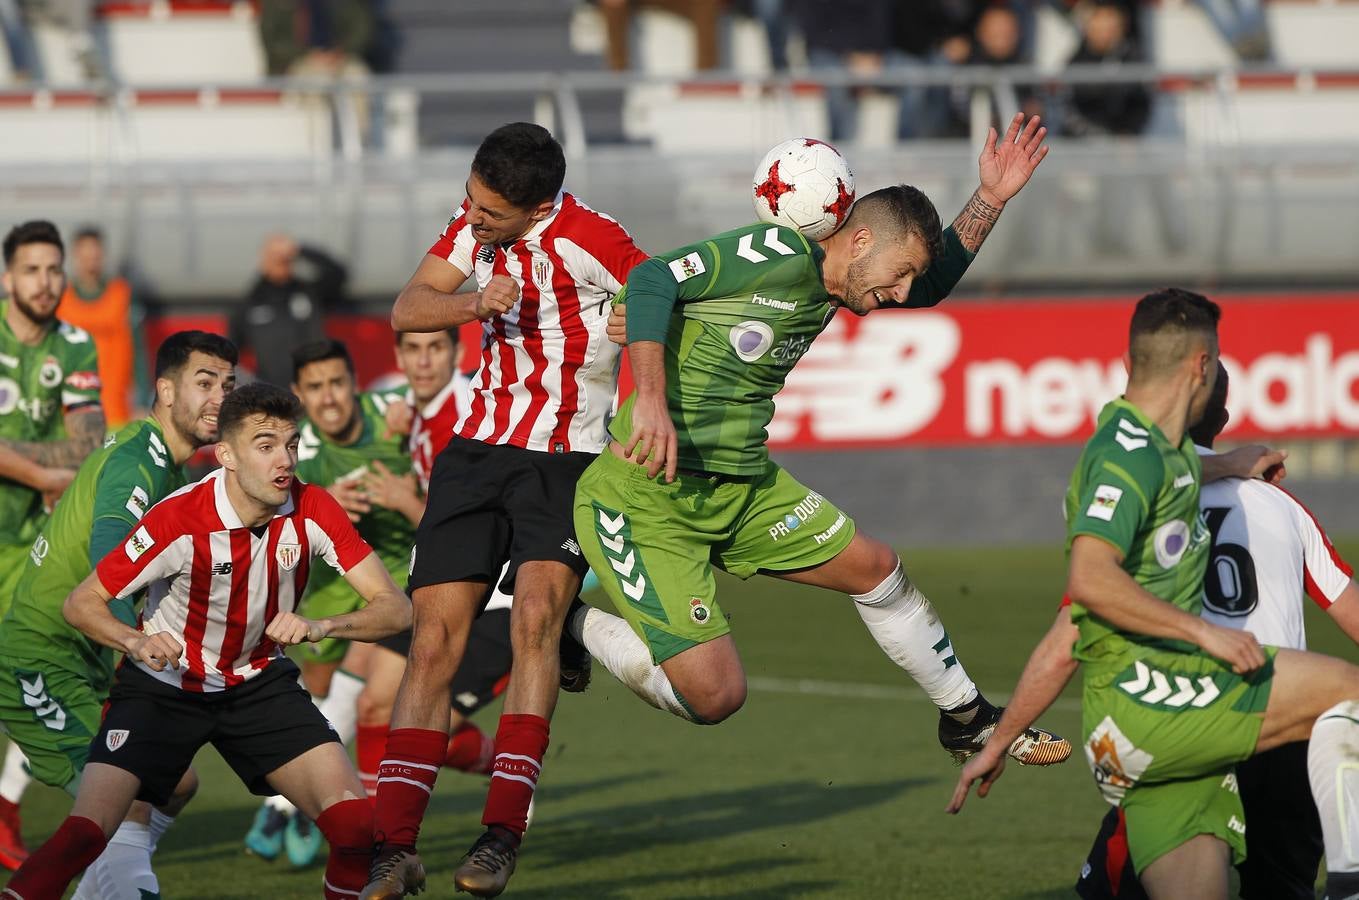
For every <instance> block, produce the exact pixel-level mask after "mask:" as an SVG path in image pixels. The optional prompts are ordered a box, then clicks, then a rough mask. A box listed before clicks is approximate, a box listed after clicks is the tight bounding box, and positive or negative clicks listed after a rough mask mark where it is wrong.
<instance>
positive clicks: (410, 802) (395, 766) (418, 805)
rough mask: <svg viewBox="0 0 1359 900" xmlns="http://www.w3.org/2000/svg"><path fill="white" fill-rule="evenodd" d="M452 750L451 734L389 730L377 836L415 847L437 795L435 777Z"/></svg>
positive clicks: (393, 843)
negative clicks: (427, 808)
mask: <svg viewBox="0 0 1359 900" xmlns="http://www.w3.org/2000/svg"><path fill="white" fill-rule="evenodd" d="M447 751H448V734H447V733H445V732H442V731H432V730H430V729H427V728H394V729H392V730H391V731H389V732H387V753H386V754H385V755H384V756H383V758H382V765H380V766H379V767H378V792H377V839H378V842H379V843H381V844H385V845H388V846H396V847H414V846H415V839H416V838H417V837H418V836H419V835H420V820H421V819H423V818H424V817H425V808H426V807H428V806H429V798H430V797H431V796H432V795H433V794H434V779H435V778H436V777H438V775H439V766H441V765H443V761H444V754H445V753H446V752H447Z"/></svg>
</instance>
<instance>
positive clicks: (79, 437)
mask: <svg viewBox="0 0 1359 900" xmlns="http://www.w3.org/2000/svg"><path fill="white" fill-rule="evenodd" d="M104 426H105V423H104V410H103V407H99V406H90V407H86V408H83V409H78V410H76V411H74V412H72V413H70V414H68V415H67V416H66V434H67V435H69V436H68V437H66V438H65V439H63V440H60V441H12V440H9V439H8V438H0V447H5V448H8V449H10V450H12V451H14V452H15V453H18V454H19V455H20V456H22V457H24V458H25V459H27V460H28V461H29V462H32V463H36V464H37V465H39V466H42V467H43V468H47V469H58V468H59V469H75V468H79V466H80V464H81V462H83V461H84V459H85V457H87V456H89V455H90V454H91V453H93V452H94V451H95V450H97V449H98V448H99V446H100V445H101V444H103V443H104Z"/></svg>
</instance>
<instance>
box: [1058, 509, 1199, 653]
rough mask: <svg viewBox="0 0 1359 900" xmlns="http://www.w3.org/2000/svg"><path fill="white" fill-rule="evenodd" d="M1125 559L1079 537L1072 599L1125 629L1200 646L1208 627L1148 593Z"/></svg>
mask: <svg viewBox="0 0 1359 900" xmlns="http://www.w3.org/2000/svg"><path fill="white" fill-rule="evenodd" d="M1119 560H1120V554H1119V552H1118V550H1117V549H1116V548H1114V547H1113V546H1112V545H1111V544H1108V543H1106V542H1104V541H1102V540H1100V539H1099V538H1095V537H1091V536H1089V535H1080V536H1078V537H1077V538H1076V540H1075V541H1074V542H1072V545H1071V565H1070V571H1069V573H1068V575H1067V585H1066V594H1067V596H1068V597H1070V598H1071V600H1072V602H1074V603H1079V604H1080V605H1081V606H1084V607H1085V608H1086V609H1088V610H1090V612H1092V613H1094V614H1095V615H1097V616H1099V617H1100V618H1101V619H1104V620H1105V621H1107V622H1109V623H1111V624H1112V625H1115V626H1117V627H1118V628H1121V629H1123V630H1124V631H1130V632H1132V633H1134V634H1143V635H1147V636H1149V637H1163V638H1171V639H1174V640H1180V641H1189V642H1190V643H1193V644H1196V645H1197V644H1199V643H1200V641H1201V639H1202V632H1203V627H1204V626H1205V625H1206V624H1207V623H1206V622H1205V621H1204V620H1203V619H1200V618H1199V617H1198V616H1195V615H1190V614H1189V613H1187V612H1185V611H1184V610H1182V609H1179V608H1177V607H1175V606H1173V605H1172V604H1170V603H1167V602H1166V601H1164V600H1162V599H1161V598H1160V597H1157V596H1156V595H1155V594H1152V593H1151V592H1149V591H1147V590H1146V589H1145V588H1143V587H1142V586H1141V585H1139V584H1138V583H1137V582H1136V581H1134V580H1133V578H1132V576H1131V575H1129V574H1128V573H1127V572H1125V571H1124V570H1123V567H1122V566H1121V565H1119Z"/></svg>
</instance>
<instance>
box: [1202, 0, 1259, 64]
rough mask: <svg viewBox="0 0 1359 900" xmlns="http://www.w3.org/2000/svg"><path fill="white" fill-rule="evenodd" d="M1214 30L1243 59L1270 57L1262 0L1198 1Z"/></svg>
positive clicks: (1253, 59) (1248, 60) (1255, 59)
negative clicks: (1220, 33) (1211, 21)
mask: <svg viewBox="0 0 1359 900" xmlns="http://www.w3.org/2000/svg"><path fill="white" fill-rule="evenodd" d="M1198 2H1199V6H1202V7H1203V11H1204V12H1206V13H1207V14H1208V18H1210V19H1212V20H1213V24H1214V25H1216V26H1217V30H1218V31H1220V32H1222V36H1223V37H1225V38H1226V39H1227V42H1228V43H1229V44H1231V45H1232V49H1234V50H1235V51H1236V55H1237V56H1239V57H1240V58H1241V59H1242V60H1244V61H1247V62H1263V61H1265V60H1268V59H1269V57H1270V49H1269V25H1268V23H1267V22H1266V21H1265V6H1264V2H1263V0H1198Z"/></svg>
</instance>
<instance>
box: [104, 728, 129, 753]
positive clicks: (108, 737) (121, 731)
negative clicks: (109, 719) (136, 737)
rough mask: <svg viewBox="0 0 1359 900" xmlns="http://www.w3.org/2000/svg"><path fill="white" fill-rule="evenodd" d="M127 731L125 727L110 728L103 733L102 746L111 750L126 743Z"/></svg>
mask: <svg viewBox="0 0 1359 900" xmlns="http://www.w3.org/2000/svg"><path fill="white" fill-rule="evenodd" d="M128 734H129V732H128V730H127V729H126V728H110V729H109V730H108V733H106V734H105V735H104V746H105V747H108V748H109V751H110V752H112V751H114V750H117V749H118V748H119V747H121V746H123V745H124V744H126V743H127V736H128Z"/></svg>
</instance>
